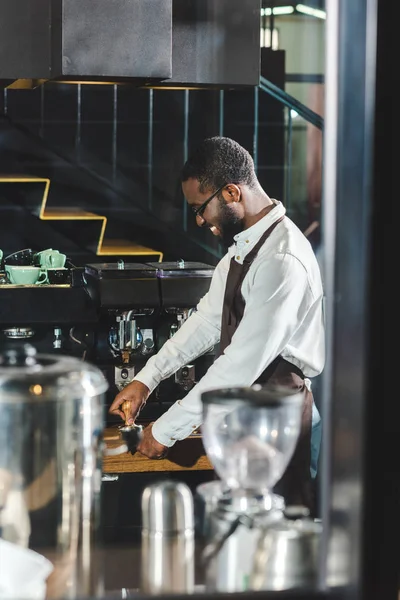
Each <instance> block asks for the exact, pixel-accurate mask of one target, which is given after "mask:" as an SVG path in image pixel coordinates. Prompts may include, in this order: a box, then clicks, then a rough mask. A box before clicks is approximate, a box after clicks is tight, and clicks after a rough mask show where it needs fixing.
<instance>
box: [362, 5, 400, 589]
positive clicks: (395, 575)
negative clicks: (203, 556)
mask: <svg viewBox="0 0 400 600" xmlns="http://www.w3.org/2000/svg"><path fill="white" fill-rule="evenodd" d="M377 5H378V22H377V32H378V33H377V65H376V85H375V94H376V96H375V112H374V120H375V132H374V138H373V142H374V161H373V189H372V206H371V222H372V226H373V229H372V235H371V243H370V247H369V255H370V264H369V289H368V294H369V308H370V322H369V327H368V334H369V335H368V338H369V365H370V370H369V373H368V380H367V388H366V392H367V393H366V398H365V400H366V401H367V414H366V421H365V427H366V444H365V463H366V468H365V479H366V484H365V498H364V520H363V532H364V543H363V545H362V550H363V556H362V559H363V572H362V584H363V588H362V598H365V599H366V600H373V599H375V598H388V599H389V598H397V597H398V592H399V588H400V577H399V575H400V559H399V557H400V542H399V532H400V519H399V506H400V467H399V458H398V440H399V439H400V414H399V412H400V411H399V404H398V402H397V397H398V392H397V380H396V377H391V376H390V374H391V373H396V369H397V354H396V352H395V353H394V354H392V353H391V352H389V351H388V343H389V340H390V339H393V332H394V328H395V327H396V325H395V324H396V322H397V292H396V289H395V287H397V285H396V284H397V276H396V273H397V262H398V258H397V254H398V253H397V252H396V251H394V249H393V247H392V246H393V239H394V238H393V231H394V226H393V224H394V223H396V221H395V216H394V204H395V202H396V203H397V197H396V199H395V196H397V190H396V186H395V185H391V183H392V181H393V167H392V165H393V163H394V161H393V154H392V152H393V142H394V139H395V137H394V135H393V126H394V123H393V121H392V119H390V118H389V115H390V114H392V112H391V111H392V110H393V72H392V65H393V55H392V50H391V49H392V48H394V47H395V46H396V43H395V42H394V40H393V37H394V36H393V31H395V35H396V28H395V27H393V23H394V19H395V15H394V10H393V8H394V7H393V4H392V3H390V2H385V0H378V2H377ZM370 43H371V42H370ZM384 189H385V190H387V192H385V194H384V195H383V194H382V190H384ZM394 235H396V234H394ZM371 565H373V568H371Z"/></svg>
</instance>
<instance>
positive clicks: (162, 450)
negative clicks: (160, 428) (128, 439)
mask: <svg viewBox="0 0 400 600" xmlns="http://www.w3.org/2000/svg"><path fill="white" fill-rule="evenodd" d="M152 427H153V423H150V425H148V426H147V427H146V428H145V429H144V430H143V435H142V439H141V440H140V443H139V445H138V447H137V448H136V450H137V451H138V452H140V454H143V455H144V456H147V458H163V457H164V456H165V455H166V454H167V452H168V448H167V446H163V445H162V444H160V443H159V442H157V440H156V439H155V438H154V437H153V434H152V432H151V430H152Z"/></svg>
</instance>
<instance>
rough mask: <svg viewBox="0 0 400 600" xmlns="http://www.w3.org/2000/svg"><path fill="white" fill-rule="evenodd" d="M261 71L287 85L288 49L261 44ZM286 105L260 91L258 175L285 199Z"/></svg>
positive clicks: (268, 189) (272, 192)
mask: <svg viewBox="0 0 400 600" xmlns="http://www.w3.org/2000/svg"><path fill="white" fill-rule="evenodd" d="M261 73H262V75H263V77H266V78H267V79H268V80H269V81H271V82H272V83H274V84H275V85H277V86H278V87H280V88H281V89H284V87H285V52H284V51H282V50H271V49H270V48H261ZM284 116H285V107H284V105H283V104H281V103H280V102H278V100H275V98H273V97H272V96H270V95H269V94H267V93H265V92H262V91H261V90H260V92H259V103H258V128H259V129H258V177H259V180H260V183H261V185H262V186H263V188H264V189H265V191H266V192H267V193H268V194H269V195H270V196H272V197H273V198H277V199H279V200H284V176H285V121H284Z"/></svg>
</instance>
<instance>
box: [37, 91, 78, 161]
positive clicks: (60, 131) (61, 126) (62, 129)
mask: <svg viewBox="0 0 400 600" xmlns="http://www.w3.org/2000/svg"><path fill="white" fill-rule="evenodd" d="M77 92H78V88H77V86H74V85H60V84H45V88H44V98H43V117H44V126H43V137H44V139H45V140H46V142H47V143H48V144H50V145H52V146H54V147H56V148H59V149H61V150H62V152H63V153H69V152H71V153H74V152H75V138H76V122H77Z"/></svg>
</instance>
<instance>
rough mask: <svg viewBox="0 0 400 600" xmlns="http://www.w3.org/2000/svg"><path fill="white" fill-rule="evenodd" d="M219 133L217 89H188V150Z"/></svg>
mask: <svg viewBox="0 0 400 600" xmlns="http://www.w3.org/2000/svg"><path fill="white" fill-rule="evenodd" d="M218 134H219V90H190V104H189V151H190V150H193V149H194V148H195V147H196V146H197V144H199V143H200V142H201V141H202V140H203V139H204V138H207V137H212V136H214V135H218Z"/></svg>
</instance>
